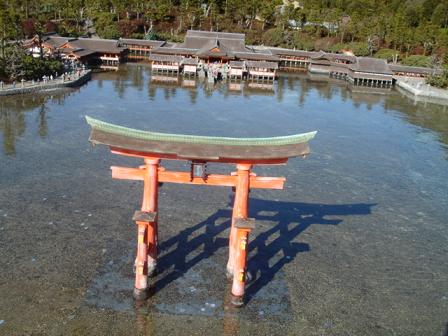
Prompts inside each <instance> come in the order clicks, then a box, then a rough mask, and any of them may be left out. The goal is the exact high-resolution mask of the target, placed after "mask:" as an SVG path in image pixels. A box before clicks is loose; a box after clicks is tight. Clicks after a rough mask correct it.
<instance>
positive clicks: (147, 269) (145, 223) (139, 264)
mask: <svg viewBox="0 0 448 336" xmlns="http://www.w3.org/2000/svg"><path fill="white" fill-rule="evenodd" d="M159 162H160V159H158V158H145V168H144V176H143V181H144V187H143V202H142V211H141V214H152V215H153V216H150V217H148V218H146V219H145V218H142V217H141V215H140V218H136V223H137V225H138V239H137V258H136V260H135V286H134V297H135V298H136V299H137V300H144V299H146V298H147V296H148V276H151V275H152V274H154V272H155V269H156V264H157V200H158V197H157V196H158V195H157V194H158V185H159V182H158V171H159ZM137 217H138V216H137Z"/></svg>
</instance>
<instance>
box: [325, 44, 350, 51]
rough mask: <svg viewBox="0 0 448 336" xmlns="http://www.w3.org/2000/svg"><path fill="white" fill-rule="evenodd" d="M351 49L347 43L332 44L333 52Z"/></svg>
mask: <svg viewBox="0 0 448 336" xmlns="http://www.w3.org/2000/svg"><path fill="white" fill-rule="evenodd" d="M347 49H350V47H349V46H348V45H347V44H345V43H336V44H335V45H333V46H331V48H330V51H331V52H333V53H338V52H340V51H341V50H347Z"/></svg>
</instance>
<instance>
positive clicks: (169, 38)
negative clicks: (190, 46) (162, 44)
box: [157, 32, 184, 43]
mask: <svg viewBox="0 0 448 336" xmlns="http://www.w3.org/2000/svg"><path fill="white" fill-rule="evenodd" d="M157 39H158V40H160V41H169V42H175V43H179V42H183V40H184V38H183V36H179V35H171V34H169V33H162V32H158V33H157Z"/></svg>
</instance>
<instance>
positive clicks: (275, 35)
mask: <svg viewBox="0 0 448 336" xmlns="http://www.w3.org/2000/svg"><path fill="white" fill-rule="evenodd" d="M283 37H284V31H283V30H282V29H279V28H273V29H269V30H267V31H266V32H265V33H264V34H263V38H262V39H263V43H264V44H265V45H268V46H271V47H278V46H281V45H282V44H283V43H284V39H283Z"/></svg>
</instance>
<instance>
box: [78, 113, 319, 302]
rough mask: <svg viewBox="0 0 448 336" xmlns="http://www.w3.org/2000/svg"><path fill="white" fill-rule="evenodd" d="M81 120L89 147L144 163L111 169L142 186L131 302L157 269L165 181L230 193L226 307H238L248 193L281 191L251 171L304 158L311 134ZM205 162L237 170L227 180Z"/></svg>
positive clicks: (249, 224) (250, 224)
mask: <svg viewBox="0 0 448 336" xmlns="http://www.w3.org/2000/svg"><path fill="white" fill-rule="evenodd" d="M86 120H87V122H88V124H89V125H90V126H91V127H92V132H91V134H90V139H89V140H90V142H92V143H93V144H104V145H107V146H109V147H110V149H111V152H112V153H114V154H120V155H124V156H131V157H136V158H142V159H143V160H144V163H145V164H144V165H143V166H140V167H139V168H124V167H111V169H112V177H113V178H116V179H126V180H140V181H143V182H144V186H143V203H142V207H141V210H138V211H136V212H135V214H134V217H133V220H134V221H135V222H136V224H137V227H138V239H137V257H136V260H135V287H134V297H135V299H137V300H144V299H146V298H147V296H148V276H152V275H154V273H155V270H156V264H157V235H158V220H157V217H158V216H157V215H158V214H157V210H158V209H157V203H158V202H157V201H158V187H159V183H162V182H171V183H182V184H195V185H208V186H226V187H232V188H234V189H235V201H234V206H233V213H232V224H231V229H230V237H229V260H228V263H227V277H228V278H229V279H232V281H233V283H232V290H231V294H232V300H231V301H232V303H233V304H234V305H235V306H241V305H243V303H244V290H245V280H246V257H247V246H248V243H249V233H250V232H251V230H252V229H254V227H255V220H254V219H252V218H249V217H248V201H249V191H250V189H255V188H261V189H283V185H284V182H285V178H283V177H261V176H257V175H256V174H254V173H253V172H252V171H251V170H252V167H253V166H254V165H257V164H259V165H278V164H286V162H287V161H288V159H289V158H291V157H297V156H306V155H307V154H309V152H310V150H309V146H308V141H309V140H311V139H312V138H314V136H315V134H316V132H310V133H304V134H296V135H290V136H284V137H273V138H224V137H207V136H192V135H177V134H164V133H154V132H146V131H140V130H135V129H131V128H126V127H122V126H117V125H112V124H108V123H105V122H102V121H99V120H95V119H93V118H90V117H86ZM161 159H166V160H182V161H190V162H191V169H190V171H189V172H176V171H167V170H165V168H163V167H161V166H160V161H161ZM207 162H221V163H229V164H235V165H236V170H237V171H236V172H234V173H231V174H230V175H218V174H209V173H207V172H206V164H207Z"/></svg>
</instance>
